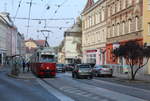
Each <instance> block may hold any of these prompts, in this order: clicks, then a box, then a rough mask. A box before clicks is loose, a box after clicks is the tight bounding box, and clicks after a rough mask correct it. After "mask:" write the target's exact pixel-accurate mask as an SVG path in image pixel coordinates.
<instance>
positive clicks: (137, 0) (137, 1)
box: [136, 0, 150, 3]
mask: <svg viewBox="0 0 150 101" xmlns="http://www.w3.org/2000/svg"><path fill="white" fill-rule="evenodd" d="M149 1H150V0H149ZM136 3H139V0H136Z"/></svg>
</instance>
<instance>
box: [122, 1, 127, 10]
mask: <svg viewBox="0 0 150 101" xmlns="http://www.w3.org/2000/svg"><path fill="white" fill-rule="evenodd" d="M122 8H123V9H125V8H126V0H123V7H122Z"/></svg>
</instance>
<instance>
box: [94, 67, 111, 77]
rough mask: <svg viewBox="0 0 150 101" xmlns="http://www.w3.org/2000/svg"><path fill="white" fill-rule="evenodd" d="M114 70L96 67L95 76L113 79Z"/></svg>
mask: <svg viewBox="0 0 150 101" xmlns="http://www.w3.org/2000/svg"><path fill="white" fill-rule="evenodd" d="M112 74H113V70H112V68H110V66H108V65H95V66H94V68H93V75H94V76H105V75H106V76H110V77H112Z"/></svg>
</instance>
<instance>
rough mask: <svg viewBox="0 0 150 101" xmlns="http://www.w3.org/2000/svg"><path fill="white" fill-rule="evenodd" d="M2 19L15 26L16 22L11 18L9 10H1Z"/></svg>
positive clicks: (0, 18) (0, 17)
mask: <svg viewBox="0 0 150 101" xmlns="http://www.w3.org/2000/svg"><path fill="white" fill-rule="evenodd" d="M0 20H1V21H3V22H4V23H5V24H7V25H8V26H14V23H13V21H12V20H11V19H10V16H9V13H7V12H1V13H0Z"/></svg>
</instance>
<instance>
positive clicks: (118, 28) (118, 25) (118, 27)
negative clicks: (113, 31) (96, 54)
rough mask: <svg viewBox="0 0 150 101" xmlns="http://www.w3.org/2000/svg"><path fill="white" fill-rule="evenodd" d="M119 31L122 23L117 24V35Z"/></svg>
mask: <svg viewBox="0 0 150 101" xmlns="http://www.w3.org/2000/svg"><path fill="white" fill-rule="evenodd" d="M119 32H120V24H119V23H118V24H117V36H119Z"/></svg>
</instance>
